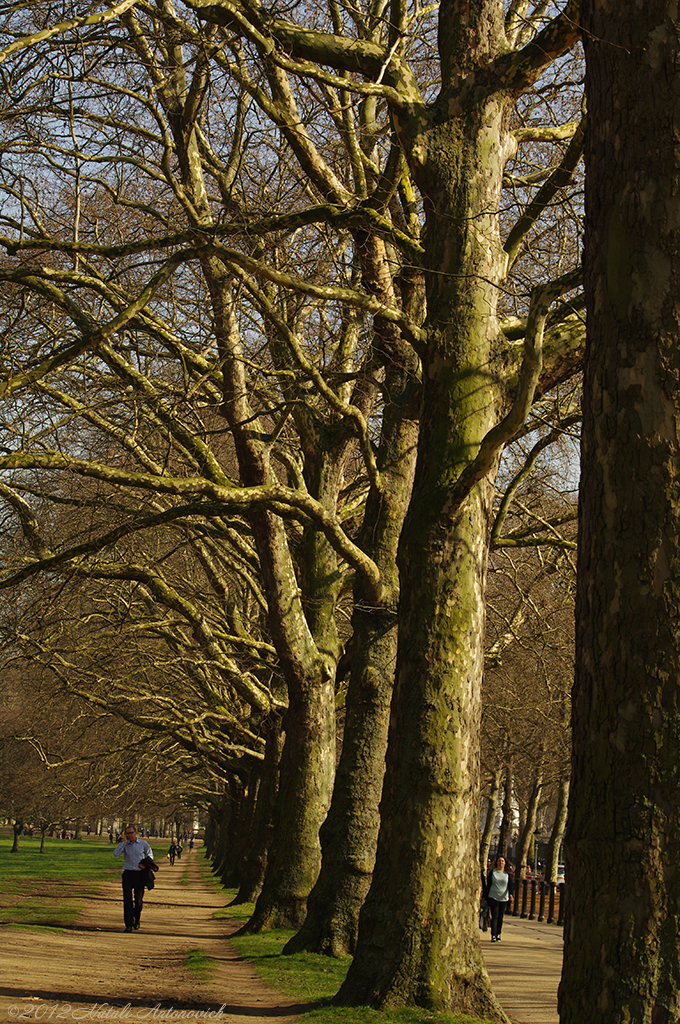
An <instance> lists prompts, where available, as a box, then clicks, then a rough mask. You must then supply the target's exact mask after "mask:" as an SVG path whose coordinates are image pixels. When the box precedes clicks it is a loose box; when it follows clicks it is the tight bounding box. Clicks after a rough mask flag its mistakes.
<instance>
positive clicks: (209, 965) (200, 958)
mask: <svg viewBox="0 0 680 1024" xmlns="http://www.w3.org/2000/svg"><path fill="white" fill-rule="evenodd" d="M184 966H185V967H186V969H187V970H188V971H191V973H192V974H195V975H196V977H197V978H199V979H200V980H201V981H210V979H211V978H212V976H213V974H214V973H215V968H216V967H217V963H216V961H215V960H214V959H213V958H212V957H211V956H208V954H207V953H206V952H205V950H203V949H201V948H200V947H198V946H197V947H196V948H195V949H188V950H187V951H186V953H185V954H184Z"/></svg>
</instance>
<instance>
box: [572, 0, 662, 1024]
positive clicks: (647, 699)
mask: <svg viewBox="0 0 680 1024" xmlns="http://www.w3.org/2000/svg"><path fill="white" fill-rule="evenodd" d="M582 17H583V28H584V30H585V31H584V41H585V46H586V58H587V82H586V87H587V97H588V133H587V142H586V170H587V190H586V214H587V216H586V224H587V233H586V240H585V254H586V267H585V283H586V295H587V302H588V340H587V354H586V370H585V381H584V395H583V405H584V422H583V440H582V466H583V469H582V476H581V505H580V513H579V533H580V536H579V549H578V550H579V554H578V588H577V615H576V625H577V652H576V681H575V690H574V700H573V769H572V790H571V796H570V807H569V823H568V826H567V854H566V868H567V882H568V908H567V914H568V917H567V927H566V930H565V958H564V973H563V978H562V983H561V986H560V995H559V1007H560V1020H561V1021H562V1024H583V1022H584V1021H588V1024H623V1022H624V1021H625V1022H630V1021H635V1022H640V1024H642V1022H653V1024H677V1021H678V1020H679V1019H680V1009H679V1006H678V993H680V869H679V867H678V865H679V863H680V827H679V823H680V767H679V766H680V617H679V615H678V609H679V608H680V582H679V581H680V496H679V493H680V492H679V489H678V467H679V466H680V434H679V429H678V422H679V421H678V409H679V408H680V344H679V341H680V339H679V333H680V326H679V325H680V217H679V216H678V210H679V202H680V200H679V198H678V193H679V182H680V177H679V168H680V161H679V158H678V109H679V108H678V82H679V80H678V67H679V65H680V40H679V37H678V11H677V4H676V3H670V2H668V0H647V2H646V3H644V4H641V3H638V2H637V0H618V2H616V3H614V2H613V0H584V3H583V5H582Z"/></svg>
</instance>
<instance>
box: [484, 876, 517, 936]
mask: <svg viewBox="0 0 680 1024" xmlns="http://www.w3.org/2000/svg"><path fill="white" fill-rule="evenodd" d="M511 896H512V893H511V891H510V875H509V874H508V872H507V871H506V870H505V857H496V863H495V864H494V866H493V867H492V869H491V870H490V871H489V874H488V875H487V879H486V902H487V903H488V904H489V907H490V909H491V941H492V942H500V941H501V931H502V930H503V915H504V914H505V908H506V907H507V905H508V903H509V902H510V899H511Z"/></svg>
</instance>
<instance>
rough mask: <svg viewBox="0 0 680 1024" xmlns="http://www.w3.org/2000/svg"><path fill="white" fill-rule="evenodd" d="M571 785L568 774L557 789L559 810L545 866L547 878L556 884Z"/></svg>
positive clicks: (556, 814)
mask: <svg viewBox="0 0 680 1024" xmlns="http://www.w3.org/2000/svg"><path fill="white" fill-rule="evenodd" d="M569 785H570V779H569V773H568V772H567V774H566V775H563V776H562V778H561V779H560V781H559V785H558V787H557V808H556V810H555V820H554V822H553V827H552V831H551V833H550V842H549V843H548V852H547V854H546V864H545V877H546V881H548V882H555V881H556V880H557V868H558V865H559V862H560V850H561V848H562V840H563V839H564V831H565V829H566V827H567V812H568V809H569Z"/></svg>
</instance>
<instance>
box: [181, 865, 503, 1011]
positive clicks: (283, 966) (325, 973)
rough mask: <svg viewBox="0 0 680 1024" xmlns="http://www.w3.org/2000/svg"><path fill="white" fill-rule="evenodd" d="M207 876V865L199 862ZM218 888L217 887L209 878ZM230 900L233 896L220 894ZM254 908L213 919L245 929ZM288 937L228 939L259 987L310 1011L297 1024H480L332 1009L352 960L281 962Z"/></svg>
mask: <svg viewBox="0 0 680 1024" xmlns="http://www.w3.org/2000/svg"><path fill="white" fill-rule="evenodd" d="M199 863H200V864H201V865H202V870H203V871H204V873H205V874H206V876H208V875H209V873H210V864H209V862H208V861H206V860H205V859H204V858H203V857H201V858H199ZM211 877H212V879H213V882H214V884H215V885H216V887H217V888H220V889H221V886H220V885H219V882H217V880H216V879H214V876H211ZM222 891H223V892H224V896H225V899H227V900H231V899H233V898H234V897H235V895H236V891H235V890H229V889H223V890H222ZM253 909H254V907H253V904H251V903H244V904H240V905H239V906H234V907H229V906H227V907H225V908H224V909H223V910H218V911H216V913H215V914H214V915H213V916H214V917H216V918H223V919H224V918H226V919H228V920H231V921H239V922H242V923H245V922H246V921H247V920H249V918H250V917H251V915H252V913H253ZM293 934H294V932H293V931H287V930H284V929H274V930H272V931H268V932H263V933H262V934H261V935H242V936H239V937H238V938H234V939H231V942H232V944H233V945H234V947H235V948H236V949H237V950H238V952H239V953H240V954H241V956H242V957H243V958H244V959H245V960H249V961H250V963H252V964H253V966H254V967H255V969H256V970H257V972H258V974H259V975H260V977H261V978H262V980H263V981H265V982H267V984H268V985H271V986H272V988H275V989H277V990H278V991H279V992H283V993H285V994H286V995H289V996H294V997H295V998H297V999H299V1000H300V1001H301V1002H305V1003H307V1002H309V1003H313V1004H314V1006H313V1008H312V1009H311V1010H309V1011H308V1012H307V1013H304V1014H302V1015H301V1017H300V1018H299V1020H300V1022H301V1024H483V1022H482V1021H480V1019H479V1018H478V1017H470V1016H468V1015H467V1014H453V1013H434V1012H430V1011H428V1010H421V1009H417V1010H411V1009H409V1010H384V1011H383V1010H373V1009H371V1008H370V1007H368V1006H333V1005H332V999H333V996H334V995H335V994H336V992H337V991H338V989H339V988H340V985H341V984H342V982H343V980H344V978H345V975H346V974H347V971H348V969H349V965H350V963H351V960H352V958H351V957H349V956H347V957H343V958H342V959H335V958H334V957H330V956H322V955H321V954H319V953H294V954H293V955H292V956H282V954H281V950H282V949H283V947H284V945H285V944H286V942H287V941H288V939H289V938H290V936H291V935H293Z"/></svg>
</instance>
